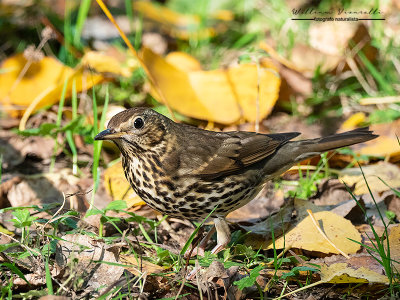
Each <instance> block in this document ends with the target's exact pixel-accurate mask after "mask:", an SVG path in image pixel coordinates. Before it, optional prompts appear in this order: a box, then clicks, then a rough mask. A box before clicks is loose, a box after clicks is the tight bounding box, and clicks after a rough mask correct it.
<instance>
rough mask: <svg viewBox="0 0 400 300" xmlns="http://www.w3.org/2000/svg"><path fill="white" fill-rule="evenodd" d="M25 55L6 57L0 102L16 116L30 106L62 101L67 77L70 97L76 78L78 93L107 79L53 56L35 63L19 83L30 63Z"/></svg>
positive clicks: (67, 95) (0, 84) (0, 88)
mask: <svg viewBox="0 0 400 300" xmlns="http://www.w3.org/2000/svg"><path fill="white" fill-rule="evenodd" d="M26 62H27V61H26V59H25V58H24V57H23V55H22V54H17V55H15V56H13V57H10V58H8V59H6V60H5V61H4V62H3V63H2V65H1V68H2V69H4V70H5V72H3V73H1V74H0V103H1V104H3V105H4V107H5V108H6V109H7V110H8V111H9V112H10V113H11V114H13V115H21V114H22V113H23V112H24V111H25V110H26V109H27V108H28V107H30V108H29V110H30V111H31V112H34V111H37V110H38V109H40V108H43V107H45V106H49V105H52V104H55V103H57V102H58V101H59V99H60V95H61V91H62V89H63V86H64V82H65V80H66V79H67V78H68V79H69V82H68V87H67V93H66V97H69V96H70V95H71V94H72V91H71V90H72V82H73V80H76V89H77V92H80V91H82V90H87V89H89V88H91V87H92V86H93V85H96V84H97V83H99V82H100V81H102V80H103V77H102V76H100V75H96V74H92V73H90V72H86V71H84V70H83V69H82V68H77V69H72V68H70V67H68V66H65V65H63V64H62V63H61V62H59V61H57V60H56V59H54V58H51V57H45V58H43V59H42V60H40V61H39V62H34V63H32V64H31V66H30V67H29V69H28V71H27V72H26V73H25V75H24V76H23V77H22V79H21V81H19V82H17V83H16V80H17V78H18V75H19V74H20V72H21V70H22V69H23V68H24V66H25V64H26Z"/></svg>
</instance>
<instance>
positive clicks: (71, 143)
mask: <svg viewBox="0 0 400 300" xmlns="http://www.w3.org/2000/svg"><path fill="white" fill-rule="evenodd" d="M65 135H66V137H67V141H68V145H69V147H70V148H71V152H72V174H74V175H77V174H78V151H77V149H76V146H75V142H74V137H73V134H72V131H71V130H67V132H66V133H65Z"/></svg>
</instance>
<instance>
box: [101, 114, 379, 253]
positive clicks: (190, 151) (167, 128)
mask: <svg viewBox="0 0 400 300" xmlns="http://www.w3.org/2000/svg"><path fill="white" fill-rule="evenodd" d="M299 134H300V133H298V132H288V133H278V134H258V133H254V132H242V131H232V132H213V131H207V130H203V129H199V128H197V127H193V126H189V125H185V124H178V123H175V122H173V121H172V120H170V119H168V118H166V117H165V116H163V115H161V114H159V113H157V112H155V111H154V110H152V109H149V108H132V109H128V110H125V111H123V112H120V113H118V114H117V115H115V116H114V117H113V118H112V119H111V120H110V122H109V123H108V128H107V129H106V130H104V131H102V132H101V133H99V134H98V135H97V136H96V137H95V139H96V140H112V141H113V142H114V143H115V144H116V145H117V146H118V148H119V149H120V151H121V153H122V164H123V168H124V172H125V176H126V178H127V179H128V181H129V183H130V184H131V186H132V188H133V189H134V190H135V192H136V193H137V194H138V195H139V196H140V197H141V198H142V199H143V200H144V201H145V202H146V203H147V204H148V205H149V206H150V207H152V208H154V209H155V210H158V211H160V212H161V213H163V214H167V215H169V216H175V217H181V218H186V219H203V218H205V217H206V216H207V215H209V214H210V213H211V212H212V211H213V209H215V210H214V211H213V213H212V215H211V216H212V217H213V218H214V224H215V229H216V231H217V246H216V247H215V248H214V249H213V250H212V252H213V253H217V252H219V251H220V250H222V249H223V248H224V247H225V246H226V245H227V244H228V243H229V241H230V231H229V227H228V224H227V223H226V221H225V216H226V215H227V214H228V213H229V212H231V211H233V210H235V209H238V208H239V207H241V206H243V205H245V204H246V203H248V202H249V201H250V200H252V199H253V198H254V197H255V196H256V195H257V194H258V193H259V192H260V190H261V189H262V187H263V185H264V183H265V182H266V181H267V180H270V179H272V178H274V177H276V176H278V175H280V174H282V173H283V172H285V171H286V170H288V169H289V168H290V167H291V166H293V165H294V164H296V163H298V162H300V161H302V160H305V159H307V158H310V157H313V156H316V155H319V154H320V153H322V152H325V151H329V150H333V149H337V148H341V147H345V146H349V145H353V144H357V143H362V142H365V141H368V140H371V139H374V138H376V137H377V135H374V134H372V132H371V131H369V130H368V128H361V129H356V130H353V131H348V132H344V133H340V134H335V135H330V136H326V137H322V138H316V139H309V140H301V141H290V140H291V139H293V138H295V137H296V136H298V135H299Z"/></svg>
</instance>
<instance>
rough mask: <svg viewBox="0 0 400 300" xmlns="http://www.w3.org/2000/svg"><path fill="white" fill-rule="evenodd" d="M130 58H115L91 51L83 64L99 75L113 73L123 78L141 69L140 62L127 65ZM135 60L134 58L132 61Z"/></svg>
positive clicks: (84, 58) (86, 55) (85, 56)
mask: <svg viewBox="0 0 400 300" xmlns="http://www.w3.org/2000/svg"><path fill="white" fill-rule="evenodd" d="M127 59H128V58H126V57H121V56H119V57H118V56H113V55H110V53H104V52H100V51H89V52H87V53H85V55H84V56H83V57H82V60H81V63H82V64H83V65H84V66H85V67H86V68H91V69H94V70H96V71H97V72H99V73H111V74H114V75H119V76H123V77H130V76H131V75H132V72H133V71H134V70H135V69H137V68H138V67H139V62H138V61H136V60H135V62H136V63H131V64H127V62H126V61H125V60H127ZM131 60H133V58H132V59H131Z"/></svg>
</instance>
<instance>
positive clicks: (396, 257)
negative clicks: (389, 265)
mask: <svg viewBox="0 0 400 300" xmlns="http://www.w3.org/2000/svg"><path fill="white" fill-rule="evenodd" d="M384 246H385V251H387V244H386V243H384ZM389 248H390V259H392V261H393V266H394V267H395V268H396V270H399V269H400V225H398V224H397V225H396V226H394V227H392V228H390V233H389Z"/></svg>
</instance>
